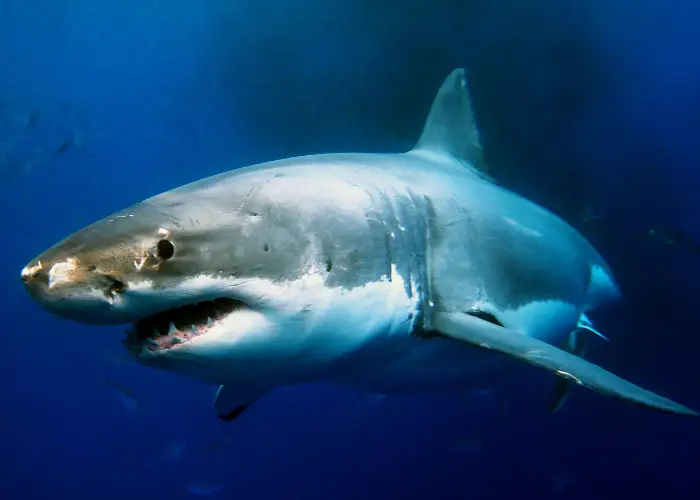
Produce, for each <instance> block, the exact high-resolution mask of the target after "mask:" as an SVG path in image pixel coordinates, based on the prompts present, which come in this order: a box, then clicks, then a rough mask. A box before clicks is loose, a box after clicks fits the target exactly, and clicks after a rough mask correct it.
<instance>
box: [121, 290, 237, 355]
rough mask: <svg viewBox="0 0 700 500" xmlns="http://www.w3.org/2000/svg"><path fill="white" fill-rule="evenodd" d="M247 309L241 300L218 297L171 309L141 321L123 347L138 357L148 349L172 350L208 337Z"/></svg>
mask: <svg viewBox="0 0 700 500" xmlns="http://www.w3.org/2000/svg"><path fill="white" fill-rule="evenodd" d="M246 308H248V306H247V305H246V304H245V303H243V302H241V301H239V300H234V299H231V298H218V299H214V300H207V301H204V302H198V303H196V304H193V305H187V306H183V307H179V308H177V309H168V310H167V311H163V312H159V313H158V314H154V315H153V316H148V317H147V318H144V319H141V320H139V321H137V322H136V323H135V324H134V325H133V327H132V328H131V329H129V330H128V331H127V338H126V340H124V341H123V344H124V345H125V346H126V347H127V349H129V351H131V352H133V353H135V354H139V353H141V352H142V350H143V348H144V347H146V348H147V349H148V350H149V351H151V352H154V351H163V350H167V349H172V348H173V347H175V346H178V345H181V344H184V343H186V342H189V341H190V340H192V339H193V338H195V337H199V336H200V335H204V334H206V333H207V332H208V331H209V330H211V328H212V327H214V326H216V325H217V324H218V323H219V322H220V321H221V320H223V319H224V318H226V317H227V316H229V315H230V314H232V313H234V312H235V311H237V310H239V309H246Z"/></svg>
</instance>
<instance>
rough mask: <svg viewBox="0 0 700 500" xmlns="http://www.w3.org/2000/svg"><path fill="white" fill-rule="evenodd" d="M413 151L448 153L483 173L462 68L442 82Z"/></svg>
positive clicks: (480, 154) (480, 151)
mask: <svg viewBox="0 0 700 500" xmlns="http://www.w3.org/2000/svg"><path fill="white" fill-rule="evenodd" d="M413 151H416V152H421V151H422V152H425V153H427V154H433V155H434V154H438V155H442V156H449V157H451V158H454V159H456V160H459V161H460V162H463V163H467V164H468V165H469V166H471V167H473V168H475V169H477V170H479V171H481V172H483V173H486V167H485V165H484V163H483V151H482V148H481V141H480V139H479V130H478V128H477V125H476V120H475V119H474V113H473V111H472V105H471V99H470V97H469V89H468V88H467V78H466V75H465V71H464V68H457V69H455V70H454V71H452V73H450V75H449V76H448V77H447V78H446V79H445V81H444V82H443V84H442V86H441V87H440V90H439V91H438V93H437V96H435V100H434V101H433V105H432V107H431V108H430V114H429V115H428V119H427V120H426V122H425V127H424V128H423V133H422V134H421V136H420V139H419V140H418V142H417V143H416V146H415V147H414V148H413Z"/></svg>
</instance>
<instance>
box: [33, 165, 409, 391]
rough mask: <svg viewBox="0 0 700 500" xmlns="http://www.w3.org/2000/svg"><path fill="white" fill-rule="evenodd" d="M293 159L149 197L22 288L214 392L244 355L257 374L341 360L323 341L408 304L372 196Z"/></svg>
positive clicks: (78, 238)
mask: <svg viewBox="0 0 700 500" xmlns="http://www.w3.org/2000/svg"><path fill="white" fill-rule="evenodd" d="M292 163H293V164H292V166H291V168H290V167H289V165H288V164H285V168H284V169H276V168H274V166H273V167H271V168H266V169H255V168H252V169H241V170H238V171H232V172H230V173H226V174H221V175H219V176H215V177H213V178H208V179H204V180H202V181H198V182H196V183H193V184H190V185H186V186H183V187H180V188H177V189H175V190H172V191H169V192H166V193H163V194H161V195H158V196H156V197H153V198H150V199H148V200H145V201H143V202H141V203H138V204H136V205H134V206H132V207H130V208H127V209H125V210H123V211H120V212H118V213H115V214H113V215H111V216H109V217H107V218H105V219H102V220H100V221H98V222H96V223H94V224H92V225H90V226H88V227H86V228H85V229H83V230H81V231H79V232H77V233H75V234H73V235H71V236H69V237H68V238H66V239H65V240H63V241H62V242H60V243H58V244H56V245H55V246H53V247H52V248H50V249H48V250H47V251H45V252H44V253H42V254H41V255H39V256H38V257H36V258H35V259H33V260H32V261H31V262H30V263H29V264H28V265H27V266H26V267H25V268H24V269H23V270H22V272H21V278H22V280H23V281H24V284H25V286H26V289H27V290H28V292H29V294H30V295H31V296H32V297H33V298H34V300H35V301H36V302H38V303H39V304H40V305H41V306H42V307H43V308H44V309H46V310H48V311H49V312H51V313H53V314H55V315H57V316H60V317H63V318H66V319H69V320H73V321H77V322H81V323H87V324H93V325H117V324H125V325H129V326H128V327H127V328H128V334H127V339H126V340H125V341H124V343H125V345H126V346H127V348H128V349H129V351H130V352H131V353H132V354H133V355H134V356H136V358H137V360H139V361H140V362H142V363H144V364H150V365H156V366H158V367H160V368H164V369H169V370H172V371H178V372H183V373H184V374H188V375H192V376H194V377H196V378H199V379H204V380H207V381H211V382H213V383H222V380H221V378H222V375H221V374H222V373H223V372H227V373H228V371H230V366H231V360H232V359H233V360H235V361H236V362H237V363H238V366H240V367H241V369H242V370H243V369H245V368H246V367H247V368H248V369H251V367H252V368H255V369H256V370H258V369H259V368H260V367H259V366H254V365H255V364H258V365H260V361H261V360H263V359H266V360H270V359H274V358H278V359H279V360H281V361H280V362H282V363H284V361H285V360H288V361H289V363H290V365H293V361H292V360H293V359H295V357H297V358H298V356H299V355H300V352H302V351H303V352H305V353H307V354H308V355H309V356H318V357H321V358H322V357H333V356H334V355H335V351H334V349H335V350H336V351H337V352H338V354H340V353H341V351H342V347H341V346H339V345H338V344H337V343H335V344H334V343H330V341H329V343H328V345H325V346H324V345H323V343H322V342H321V343H318V342H316V343H315V344H314V349H317V350H318V352H316V353H314V352H311V353H309V351H310V350H311V351H313V350H312V349H310V348H309V345H310V343H311V339H312V338H313V336H314V335H315V334H316V332H319V331H344V328H347V326H346V325H347V324H348V322H350V323H352V324H353V327H354V328H358V329H359V330H360V331H362V332H365V331H366V332H368V334H369V333H370V332H372V331H376V329H377V328H380V327H382V325H385V324H387V323H391V322H392V321H393V316H392V314H393V309H391V308H390V306H388V305H387V304H389V305H390V304H392V303H393V302H392V299H391V298H392V297H394V296H396V297H397V299H399V300H400V299H401V298H403V299H404V303H405V305H406V307H408V304H407V303H406V302H405V293H404V292H403V287H402V286H401V285H400V284H398V288H397V283H398V282H391V280H387V279H385V278H386V276H385V275H387V274H388V273H390V272H391V269H390V266H389V265H388V263H387V261H386V249H385V248H383V249H382V246H381V245H382V244H383V243H384V242H385V237H384V233H383V231H380V230H379V229H374V230H373V229H372V227H373V226H372V222H371V220H369V219H368V217H367V214H368V213H369V211H370V206H371V203H372V200H371V197H370V196H369V195H368V194H367V193H366V192H365V191H364V190H362V189H359V188H353V187H352V186H350V185H348V183H347V181H344V180H343V179H338V178H335V177H333V176H321V175H316V177H315V178H314V182H309V174H310V172H313V171H317V170H318V168H320V167H319V166H318V165H314V164H313V162H312V163H311V164H309V163H308V160H302V159H300V160H297V161H296V164H297V165H296V166H297V167H298V168H294V163H295V162H294V161H292ZM373 231H374V233H375V234H374V236H372V232H373ZM357 234H361V235H366V239H363V240H359V239H358V238H357V237H356V235H357ZM360 241H362V244H360ZM395 292H396V293H395ZM387 307H389V309H387ZM385 310H386V311H387V314H382V313H381V312H380V313H377V311H385ZM404 313H406V311H404ZM406 314H407V313H406ZM353 338H356V339H358V341H361V339H362V338H363V337H362V335H357V336H354V337H353ZM246 362H247V363H248V365H246ZM268 365H269V366H271V367H272V366H273V365H274V366H275V367H276V368H275V369H280V364H279V363H277V364H275V363H267V364H265V366H268Z"/></svg>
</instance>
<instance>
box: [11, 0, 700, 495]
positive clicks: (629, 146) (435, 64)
mask: <svg viewBox="0 0 700 500" xmlns="http://www.w3.org/2000/svg"><path fill="white" fill-rule="evenodd" d="M699 23H700V4H699V3H697V2H693V1H691V0H675V1H674V2H666V1H661V0H654V1H652V0H627V1H623V0H607V1H603V0H590V1H586V2H581V1H576V0H527V1H525V0H507V1H506V0H502V1H494V0H462V1H458V0H452V1H450V0H423V1H420V0H412V1H411V0H333V1H332V2H331V1H327V0H277V1H275V2H273V1H263V0H236V1H233V0H230V1H225V0H208V1H195V0H174V1H170V2H157V1H155V0H122V1H120V2H98V1H93V2H58V1H55V0H0V116H2V113H3V112H4V111H5V112H8V111H7V110H8V109H10V108H11V109H12V113H11V114H12V116H15V117H16V116H17V113H20V115H21V110H23V109H24V110H25V111H26V110H37V112H38V116H39V117H40V119H39V121H38V123H37V126H36V127H34V128H31V129H28V130H24V129H23V128H22V126H19V125H17V120H14V121H13V120H9V119H6V120H5V122H4V125H3V124H0V134H2V135H0V143H2V142H3V141H4V140H5V139H8V138H12V137H15V136H18V137H19V143H18V145H17V146H16V149H13V150H12V157H11V158H10V157H9V156H7V157H6V158H5V161H4V163H0V165H2V167H1V168H0V214H1V215H2V223H1V226H0V262H1V263H2V264H1V265H0V287H1V288H0V294H1V295H0V297H2V301H1V303H0V308H1V309H0V312H1V314H2V331H1V332H0V335H2V344H1V346H0V352H1V353H2V358H1V360H0V380H2V392H0V395H1V397H2V399H1V400H0V451H1V452H2V453H1V454H0V498H3V499H4V498H12V499H21V498H27V499H30V498H31V499H45V498H52V499H53V498H89V499H95V498H104V499H112V498H114V499H117V498H118V499H123V498H131V499H134V500H140V499H146V498H149V499H159V498H168V499H173V500H176V499H179V498H187V497H191V495H192V494H191V493H189V492H188V491H187V489H186V488H187V486H188V485H192V484H194V483H196V482H209V483H210V484H220V485H225V489H223V490H221V491H219V492H218V493H217V496H218V497H220V498H236V499H248V498H251V499H258V498H260V499H267V498H270V499H273V498H274V499H279V498H303V499H326V498H335V499H355V498H367V499H375V498H377V499H379V498H386V497H393V498H405V499H413V498H439V499H452V498H455V499H457V498H460V499H461V498H465V499H466V498H470V499H480V498H485V499H490V498H506V497H510V498H516V497H517V498H538V499H539V498H555V497H560V498H561V497H567V498H575V499H578V498H582V499H583V498H585V499H592V498H595V499H612V498H628V497H630V498H631V497H636V498H662V497H663V498H683V499H684V498H698V497H700V477H699V476H698V474H697V471H698V466H699V465H700V458H699V456H698V449H699V448H700V430H699V429H698V425H699V422H700V421H698V420H697V419H696V420H693V419H685V418H678V417H672V416H667V415H663V414H657V413H653V412H650V411H646V410H644V409H640V408H637V407H632V406H629V405H626V404H624V403H620V402H618V401H613V400H610V399H608V398H605V397H602V396H599V395H596V394H594V393H592V392H590V391H584V390H577V391H575V393H574V394H573V396H572V398H571V400H570V401H569V404H568V405H567V406H566V407H565V409H564V410H563V411H562V412H561V413H559V414H557V415H554V416H551V415H546V414H544V407H545V405H546V402H547V398H548V396H549V391H550V389H551V386H552V379H551V376H548V375H547V374H544V373H540V372H539V371H536V370H534V369H531V368H529V367H523V368H522V371H521V372H519V373H518V377H517V378H516V379H512V380H511V381H510V382H509V383H508V384H506V385H500V386H494V387H493V388H491V391H490V392H489V393H487V394H472V395H463V394H459V395H454V396H452V397H437V398H388V399H384V400H377V399H372V398H371V397H368V396H366V395H362V394H358V393H355V392H352V391H349V390H341V389H337V388H334V387H328V386H313V387H300V388H294V389H284V390H279V391H277V392H274V393H271V394H270V395H269V396H267V397H266V398H264V399H263V400H261V401H260V402H259V403H258V404H256V405H255V406H254V407H252V408H251V409H250V410H249V411H247V412H246V413H245V414H244V415H243V416H242V417H241V418H240V419H239V420H238V421H236V422H235V423H233V424H224V423H222V422H219V421H218V420H216V419H215V418H214V416H213V412H212V406H211V400H212V396H213V392H214V389H213V388H211V387H208V386H204V385H201V384H198V383H194V382H191V381H188V380H185V379H183V378H180V377H178V376H176V375H171V374H167V373H161V372H157V371H154V370H148V369H145V368H143V367H140V366H136V365H134V364H133V363H130V362H129V361H128V360H125V359H123V357H122V351H121V345H120V344H119V339H120V338H121V333H120V331H119V329H118V328H92V327H86V326H81V325H77V324H71V323H68V322H66V321H61V320H59V319H57V318H54V317H52V316H50V315H49V314H48V313H45V312H43V311H41V310H40V309H39V308H38V307H37V306H36V305H34V304H33V303H32V302H31V301H30V299H29V298H28V296H27V295H26V294H25V293H24V291H23V290H22V287H21V283H20V280H19V271H20V270H21V268H22V267H23V266H24V265H25V264H26V262H27V261H29V259H31V258H32V257H34V256H35V255H36V254H38V253H39V252H40V251H42V250H43V249H45V248H46V247H48V246H50V245H51V244H53V243H55V242H56V241H57V240H59V239H61V238H63V237H64V236H66V235H67V234H69V233H70V232H72V231H75V230H77V229H79V228H81V227H82V226H84V225H86V224H88V223H90V222H92V221H94V220H96V219H97V218H101V217H103V216H105V215H107V214H109V213H110V212H112V211H114V210H117V209H120V208H123V207H125V206H127V205H129V204H131V203H134V202H136V201H139V200H141V199H143V198H146V197H148V196H151V195H154V194H157V193H159V192H161V191H164V190H167V189H171V188H174V187H176V186H178V185H180V184H183V183H186V182H189V181H193V180H196V179H198V178H201V177H204V176H207V175H210V174H214V173H218V172H221V171H224V170H228V169H231V168H236V167H240V166H244V165H246V164H250V163H254V162H258V161H265V160H271V159H276V158H279V157H284V156H291V155H297V154H310V153H317V152H327V151H397V152H398V151H402V150H406V149H408V148H409V147H410V146H411V145H412V144H413V142H414V141H415V140H416V138H417V137H418V134H419V133H420V129H421V127H422V124H423V120H424V118H425V115H426V113H427V110H428V107H429V105H430V102H431V101H432V98H433V97H434V94H435V92H436V90H437V88H438V86H439V84H440V83H441V81H442V79H443V78H444V77H445V76H446V75H447V74H448V73H449V71H450V70H452V69H453V68H454V67H457V66H464V67H466V68H467V70H468V74H469V78H470V86H471V89H472V94H473V98H474V101H475V108H476V114H477V118H478V119H479V122H480V124H481V130H482V135H483V142H484V146H485V148H486V155H487V159H488V161H489V163H490V165H491V168H492V172H493V173H494V175H495V176H496V177H497V178H498V180H499V182H501V183H502V184H504V185H506V186H508V187H511V188H513V189H515V190H516V191H518V192H520V193H522V194H524V195H526V196H528V197H530V198H531V199H534V200H536V201H538V202H539V203H541V204H543V205H545V206H547V207H548V208H550V209H552V210H554V211H555V212H557V213H558V214H560V215H562V216H563V217H565V218H566V219H567V220H568V221H569V222H571V223H572V224H574V225H576V226H577V227H579V228H580V229H581V230H582V231H583V232H584V233H585V234H586V235H587V236H588V237H590V238H591V240H592V241H593V242H594V244H595V245H596V246H597V247H598V248H599V249H600V250H601V252H602V253H603V254H604V255H605V257H606V258H607V260H608V261H609V263H610V264H611V266H612V267H613V269H614V270H615V272H616V275H617V277H618V279H619V281H620V283H621V287H622V289H623V292H624V300H623V301H622V302H620V303H619V304H617V305H616V306H614V307H613V308H611V309H610V310H607V311H605V312H601V313H599V314H596V315H594V318H593V319H594V320H595V321H596V322H597V324H598V325H599V326H600V328H601V329H602V330H603V331H604V332H605V333H606V334H607V335H608V336H609V337H610V338H611V339H612V342H611V343H610V344H605V343H603V342H597V341H593V342H592V348H591V354H590V357H591V359H593V360H594V361H595V362H597V363H599V364H601V365H603V366H605V367H607V368H609V369H611V370H613V371H614V372H616V373H619V374H621V375H623V376H625V377H628V378H629V379H631V380H633V381H635V382H637V383H639V384H641V385H643V386H645V387H648V388H650V389H652V390H655V391H658V392H660V393H662V394H664V395H667V396H669V397H672V398H675V399H677V400H679V401H680V402H683V403H685V404H688V405H690V406H694V407H695V408H700V396H699V395H698V391H697V387H698V382H699V381H700V368H699V367H698V354H697V353H698V348H699V347H700V341H699V340H698V338H697V335H698V330H699V329H698V325H697V312H698V310H700V301H699V300H698V297H699V295H698V292H699V289H700V285H699V284H698V280H697V276H698V273H699V271H700V265H699V264H698V259H700V256H698V255H696V254H694V253H693V252H692V251H689V250H688V249H683V248H673V247H669V246H665V245H663V244H661V243H660V242H659V241H654V240H652V239H650V238H649V237H648V236H647V235H646V232H647V231H648V230H649V229H651V228H654V227H659V226H664V225H670V226H676V227H681V228H684V230H686V231H688V232H689V233H690V234H696V235H697V236H698V238H700V227H699V226H698V223H697V220H696V217H697V214H698V213H700V210H698V209H699V208H700V207H699V205H700V198H699V197H698V194H697V191H698V187H700V173H699V172H698V160H700V142H699V141H698V139H697V137H698V130H699V129H700V90H698V89H700V55H699V54H700V53H699V52H698V50H697V47H698V44H699V43H700V32H698V30H697V26H698V24H699ZM3 110H4V111H3ZM18 110H20V111H18ZM8 113H9V112H8ZM6 114H7V113H6ZM20 121H21V120H20ZM13 127H14V128H13ZM73 130H79V132H80V135H81V136H82V137H83V142H84V144H83V147H82V148H78V147H74V148H71V149H69V150H68V151H66V152H65V153H63V154H59V155H54V156H51V155H48V156H47V155H46V152H47V151H52V150H55V149H56V148H57V147H58V146H59V145H60V144H61V143H62V142H63V141H65V140H66V138H67V137H70V136H71V134H72V133H73ZM18 134H19V135H18ZM3 151H4V150H3V149H0V154H3ZM37 158H39V160H36V159H37ZM32 160H35V161H34V164H33V165H32V166H31V168H28V169H27V168H25V167H26V166H27V165H28V162H29V161H32ZM589 203H592V204H593V205H594V206H595V207H596V210H597V212H598V213H600V214H601V215H602V217H601V218H600V219H598V220H596V221H594V222H593V223H588V224H584V223H583V221H582V220H581V217H580V216H581V214H582V213H583V211H584V207H585V206H586V204H589ZM103 379H107V380H109V381H110V382H111V383H113V384H121V385H123V386H125V387H127V388H129V390H131V391H133V393H134V394H135V396H136V398H137V399H138V401H139V405H140V407H139V409H130V408H128V407H127V406H125V405H124V404H122V402H120V399H119V397H118V396H119V395H118V393H116V392H115V391H113V390H112V389H110V388H109V387H103V386H101V385H100V382H101V381H102V380H103ZM178 449H179V450H180V451H181V453H179V454H178V453H177V450H178ZM183 450H184V451H183Z"/></svg>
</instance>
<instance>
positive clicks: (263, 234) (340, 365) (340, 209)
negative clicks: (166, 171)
mask: <svg viewBox="0 0 700 500" xmlns="http://www.w3.org/2000/svg"><path fill="white" fill-rule="evenodd" d="M481 165H482V151H481V146H480V141H479V133H478V129H477V127H476V123H475V121H474V116H473V113H472V110H471V104H470V99H469V94H468V90H467V85H466V79H465V75H464V71H463V70H462V69H457V70H455V71H453V72H452V73H451V74H450V75H449V76H448V78H447V79H446V80H445V82H444V83H443V85H442V87H441V88H440V91H439V92H438V94H437V97H436V98H435V101H434V103H433V105H432V108H431V110H430V114H429V116H428V119H427V122H426V125H425V128H424V131H423V134H422V136H421V138H420V140H419V141H418V143H417V145H416V147H415V148H414V149H412V150H411V151H409V152H407V153H402V154H359V153H358V154H327V155H312V156H305V157H297V158H290V159H284V160H279V161H274V162H269V163H264V164H260V165H255V166H251V167H247V168H243V169H237V170H232V171H230V172H227V173H223V174H220V175H217V176H214V177H210V178H207V179H203V180H201V181H198V182H195V183H192V184H188V185H186V186H182V187H180V188H177V189H174V190H172V191H168V192H166V193H163V194H160V195H158V196H155V197H153V198H150V199H148V200H145V201H143V202H141V203H138V204H136V205H133V206H131V207H129V208H127V209H125V210H123V211H121V212H118V213H116V214H113V215H111V216H109V217H107V218H105V219H103V220H101V221H98V222H96V223H94V224H92V225H91V226H88V227H87V228H85V229H83V230H81V231H79V232H77V233H75V234H74V235H72V236H70V237H68V238H66V239H65V240H63V241H62V242H60V243H58V244H57V245H55V246H54V247H52V248H50V249H48V250H47V251H46V252H44V253H43V254H41V255H40V256H38V257H37V258H35V259H34V260H32V261H31V262H30V263H29V264H28V265H27V266H26V267H25V268H24V269H23V271H22V279H23V280H24V282H25V285H26V287H27V290H28V291H29V293H30V294H31V295H32V297H33V298H34V299H35V300H36V301H37V302H38V303H39V304H41V305H42V306H43V307H44V308H45V309H47V310H48V311H50V312H52V313H53V314H56V315H58V316H62V317H64V318H68V319H71V320H74V321H79V322H83V323H90V324H128V323H130V324H132V327H131V329H130V331H129V333H128V336H127V340H126V341H125V342H124V343H125V345H126V346H127V348H128V349H129V351H130V352H131V353H132V354H133V355H134V356H135V358H136V359H137V360H138V361H139V362H141V363H143V364H146V365H149V366H153V367H156V368H160V369H165V370H170V371H173V372H177V373H180V374H183V375H185V376H188V377H192V378H196V379H199V380H202V381H205V382H208V383H211V384H216V385H219V386H220V388H219V390H218V392H217V396H216V400H215V410H216V414H217V415H218V416H219V417H220V418H222V419H224V420H232V419H234V418H235V417H237V416H238V415H240V414H241V413H242V412H243V410H244V409H245V408H247V407H248V406H249V405H250V404H251V403H253V402H254V401H255V400H257V399H258V398H260V397H261V396H263V395H264V394H265V393H266V392H267V391H269V390H272V389H274V388H276V387H280V386H288V385H294V384H299V383H305V382H313V381H326V382H333V383H337V384H342V385H346V386H352V387H356V388H359V389H362V390H366V391H368V392H373V393H382V394H422V393H435V392H445V391H453V390H464V389H465V388H469V387H473V386H474V385H477V384H479V385H480V384H483V383H485V382H487V381H488V380H490V378H491V377H494V376H497V374H498V373H499V372H500V371H502V370H503V367H504V366H505V365H506V364H507V363H504V361H505V357H504V356H503V355H505V356H506V357H512V358H515V359H519V360H521V361H525V362H528V363H531V364H534V365H536V366H539V367H541V368H544V369H547V370H549V371H551V372H553V373H554V374H556V375H558V376H560V377H561V378H562V380H563V381H565V382H567V383H566V384H564V385H562V386H561V387H560V389H561V391H562V393H563V392H565V389H566V387H568V386H569V385H570V384H572V383H575V384H580V385H583V386H588V387H590V388H592V389H594V390H597V391H599V392H603V393H606V394H611V395H614V396H617V397H620V398H622V399H626V400H630V401H633V402H636V403H639V404H642V405H645V406H649V407H652V408H656V409H660V410H663V411H666V412H671V413H678V414H693V415H694V414H695V412H694V411H693V410H691V409H689V408H686V407H684V406H682V405H680V404H678V403H675V402H673V401H671V400H668V399H666V398H664V397H661V396H658V395H656V394H654V393H651V392H649V391H646V390H644V389H642V388H640V387H638V386H636V385H634V384H632V383H630V382H627V381H625V380H623V379H621V378H619V377H617V376H615V375H613V374H612V373H610V372H607V371H605V370H603V369H602V368H600V367H598V366H596V365H593V364H591V363H589V362H587V361H585V360H584V359H583V358H581V357H578V356H576V355H575V353H576V349H574V348H573V347H572V349H570V350H569V351H570V352H567V350H566V349H560V348H558V347H555V345H560V344H562V343H566V340H567V339H570V338H572V337H570V336H571V335H572V332H576V333H577V335H582V334H585V332H586V331H588V332H589V334H590V332H592V333H595V334H599V333H598V332H597V330H595V329H594V328H593V325H592V323H591V321H590V320H589V318H588V316H587V313H589V312H590V311H593V310H595V309H596V308H598V307H599V306H602V305H604V304H605V303H607V302H610V301H612V300H614V299H615V298H617V297H619V295H620V293H619V290H618V287H617V285H616V284H615V280H614V278H613V276H612V273H611V271H610V269H609V267H608V266H607V265H606V263H605V261H604V260H603V258H602V257H601V256H600V255H599V254H598V253H597V252H596V251H595V249H594V248H593V247H592V246H591V245H590V244H589V243H588V242H587V241H586V240H585V239H584V237H583V236H581V235H580V234H579V233H578V232H577V231H576V230H574V229H573V228H572V227H571V226H569V225H568V224H567V223H565V222H564V221H563V220H561V219H560V218H559V217H557V216H556V215H554V214H552V213H551V212H549V211H547V210H545V209H544V208H542V207H540V206H538V205H537V204H535V203H533V202H531V201H528V200H526V199H525V198H522V197H520V196H518V195H517V194H515V193H512V192H510V191H508V190H506V189H504V188H502V187H500V186H498V185H496V184H495V183H493V182H492V181H491V180H490V179H489V178H488V176H487V175H485V174H484V173H483V170H482V169H481ZM582 332H583V333H582ZM569 343H570V344H572V345H573V344H577V342H569ZM489 351H491V352H489ZM499 354H500V355H499ZM560 397H561V394H560Z"/></svg>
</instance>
